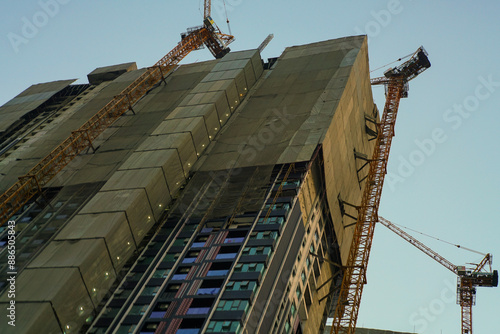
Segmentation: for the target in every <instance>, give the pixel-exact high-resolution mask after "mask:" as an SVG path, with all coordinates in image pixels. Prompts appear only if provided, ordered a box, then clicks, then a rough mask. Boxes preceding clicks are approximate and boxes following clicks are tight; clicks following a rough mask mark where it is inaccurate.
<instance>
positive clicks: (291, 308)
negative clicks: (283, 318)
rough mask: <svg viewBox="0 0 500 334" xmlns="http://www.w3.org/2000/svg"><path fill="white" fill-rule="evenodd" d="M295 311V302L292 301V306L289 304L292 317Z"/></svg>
mask: <svg viewBox="0 0 500 334" xmlns="http://www.w3.org/2000/svg"><path fill="white" fill-rule="evenodd" d="M295 312H297V307H295V302H292V306H290V313H291V314H292V317H293V316H294V315H295Z"/></svg>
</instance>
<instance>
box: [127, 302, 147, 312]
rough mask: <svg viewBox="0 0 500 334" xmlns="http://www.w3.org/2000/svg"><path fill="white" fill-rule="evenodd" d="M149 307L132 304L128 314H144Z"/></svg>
mask: <svg viewBox="0 0 500 334" xmlns="http://www.w3.org/2000/svg"><path fill="white" fill-rule="evenodd" d="M148 307H149V304H148V305H134V306H132V309H131V310H130V313H129V314H130V315H144V314H145V313H146V311H147V309H148Z"/></svg>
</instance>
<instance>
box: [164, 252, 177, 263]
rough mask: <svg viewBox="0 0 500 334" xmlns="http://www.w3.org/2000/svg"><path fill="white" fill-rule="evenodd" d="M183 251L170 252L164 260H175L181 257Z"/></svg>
mask: <svg viewBox="0 0 500 334" xmlns="http://www.w3.org/2000/svg"><path fill="white" fill-rule="evenodd" d="M180 255H181V253H169V254H167V255H165V257H164V258H163V262H175V261H177V259H178V258H179V256H180Z"/></svg>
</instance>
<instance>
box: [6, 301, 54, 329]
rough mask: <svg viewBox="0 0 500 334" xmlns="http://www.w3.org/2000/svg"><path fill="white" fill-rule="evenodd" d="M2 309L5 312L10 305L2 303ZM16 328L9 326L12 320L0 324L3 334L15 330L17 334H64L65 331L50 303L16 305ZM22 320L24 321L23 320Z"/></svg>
mask: <svg viewBox="0 0 500 334" xmlns="http://www.w3.org/2000/svg"><path fill="white" fill-rule="evenodd" d="M0 307H1V308H2V309H3V310H5V309H7V308H8V307H10V304H7V303H0ZM15 317H16V321H15V322H14V324H15V327H13V326H11V325H9V323H8V322H10V321H11V320H10V319H9V318H8V317H7V320H5V319H4V320H5V321H2V322H0V332H1V333H11V332H12V330H13V329H14V328H15V331H16V333H24V334H40V333H47V334H62V333H63V330H62V329H61V326H60V324H59V322H58V320H57V318H56V315H55V313H54V310H53V309H52V306H51V305H50V303H49V302H39V303H20V302H18V303H16V304H15ZM21 319H22V320H21Z"/></svg>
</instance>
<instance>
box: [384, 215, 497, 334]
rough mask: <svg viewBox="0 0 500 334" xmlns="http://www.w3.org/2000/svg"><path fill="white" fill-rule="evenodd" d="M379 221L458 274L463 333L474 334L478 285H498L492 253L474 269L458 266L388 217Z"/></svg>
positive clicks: (458, 297) (458, 302) (458, 299)
mask: <svg viewBox="0 0 500 334" xmlns="http://www.w3.org/2000/svg"><path fill="white" fill-rule="evenodd" d="M379 222H380V223H381V224H382V225H384V226H385V227H387V228H388V229H389V230H391V231H392V232H394V233H396V234H397V235H399V236H400V237H402V238H403V239H405V240H406V241H408V242H409V243H410V244H412V245H413V246H415V247H416V248H418V249H419V250H421V251H422V252H424V253H425V254H427V255H428V256H430V257H431V258H433V259H434V260H435V261H437V262H438V263H440V264H441V265H442V266H444V267H445V268H447V269H449V270H450V271H452V272H453V273H454V274H455V275H457V276H458V282H457V293H458V296H457V304H459V305H460V307H461V309H462V334H472V306H474V305H475V304H476V287H477V286H481V287H497V286H498V271H497V270H492V268H491V265H492V260H493V257H492V256H491V254H486V255H485V256H484V258H483V259H482V260H481V262H480V263H479V264H477V265H476V266H475V267H474V268H473V269H472V268H466V267H465V266H456V265H454V264H452V263H451V262H450V261H448V260H447V259H445V258H444V257H442V256H441V255H439V254H438V253H436V252H435V251H433V250H432V249H430V248H429V247H427V246H426V245H424V244H423V243H421V242H420V241H418V240H417V239H415V238H414V237H412V236H411V235H409V234H408V233H406V232H405V231H403V230H402V229H401V228H399V227H398V226H396V225H394V224H393V223H391V222H390V221H388V220H387V219H385V218H382V217H379ZM486 266H488V267H489V270H488V271H486V272H485V271H483V269H484V268H485V267H486Z"/></svg>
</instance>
